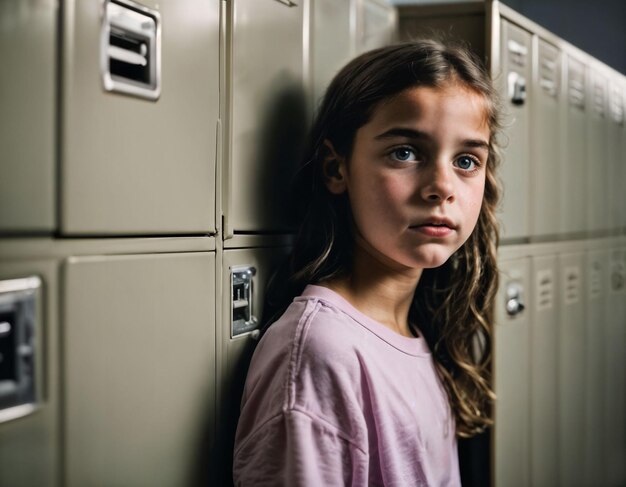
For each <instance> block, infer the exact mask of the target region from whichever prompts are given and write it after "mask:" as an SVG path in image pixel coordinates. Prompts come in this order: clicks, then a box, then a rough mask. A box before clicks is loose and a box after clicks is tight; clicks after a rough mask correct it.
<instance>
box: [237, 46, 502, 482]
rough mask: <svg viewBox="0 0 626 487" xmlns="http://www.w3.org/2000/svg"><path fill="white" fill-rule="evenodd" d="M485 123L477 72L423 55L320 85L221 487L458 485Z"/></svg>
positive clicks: (367, 60) (480, 306)
mask: <svg viewBox="0 0 626 487" xmlns="http://www.w3.org/2000/svg"><path fill="white" fill-rule="evenodd" d="M499 113H500V109H499V104H498V99H497V96H496V92H495V90H494V88H493V87H492V85H491V82H490V80H489V76H488V74H487V73H486V71H485V70H484V69H483V68H482V67H481V65H480V63H479V61H477V59H476V58H475V57H473V56H472V55H471V54H470V53H469V52H468V51H466V50H464V49H462V48H459V47H452V46H446V45H444V44H441V43H439V42H436V41H430V40H429V41H419V42H412V43H408V44H402V45H396V46H390V47H385V48H381V49H377V50H375V51H371V52H368V53H366V54H363V55H361V56H360V57H358V58H356V59H354V60H353V61H352V62H350V63H349V64H348V65H347V66H346V67H345V68H344V69H343V70H342V71H340V72H339V74H338V75H337V76H336V77H335V79H334V80H333V82H332V83H331V85H330V87H329V88H328V91H327V93H326V96H325V98H324V100H323V103H322V105H321V108H320V110H319V113H318V115H317V119H316V122H315V123H314V126H313V128H312V134H311V143H310V149H309V152H308V154H307V155H306V158H305V161H306V162H305V164H304V166H303V167H302V168H301V170H300V172H299V174H298V177H297V180H296V185H295V194H296V195H297V197H298V199H299V200H298V208H297V210H298V213H299V221H300V229H299V233H298V237H297V240H296V243H295V248H294V251H293V254H292V256H291V259H290V271H289V276H288V279H284V280H282V281H281V280H277V279H275V282H276V283H279V284H281V285H283V286H282V287H283V290H282V291H281V292H278V293H276V292H274V295H277V296H278V299H279V307H281V306H282V308H283V309H285V308H286V311H285V312H284V314H283V315H282V317H281V318H280V319H278V321H276V322H275V323H274V324H272V326H271V327H270V328H269V329H267V331H266V333H265V334H264V336H263V338H262V339H261V341H260V343H259V345H258V347H257V349H256V351H255V354H254V357H253V359H252V362H251V365H250V369H249V372H248V377H247V380H246V386H245V390H244V396H243V400H242V409H241V417H240V420H239V424H238V428H237V435H236V440H235V453H234V480H235V484H236V485H255V486H261V485H263V486H264V485H288V486H299V485H302V486H331V485H353V486H366V485H387V486H389V485H395V486H412V485H420V486H421V485H424V486H426V485H427V486H444V485H445V486H457V485H460V478H459V467H458V456H457V450H456V436H459V437H468V436H471V435H473V434H475V433H477V432H479V431H481V430H482V429H484V428H485V427H486V426H488V425H489V424H490V423H491V420H490V415H489V413H490V411H489V409H490V408H489V405H490V402H491V400H492V399H493V393H492V391H491V389H490V376H489V365H490V356H489V350H490V337H491V331H490V324H491V321H492V304H493V301H494V295H495V293H496V290H497V269H496V245H497V224H496V219H495V215H494V212H495V207H496V203H497V199H498V189H497V184H496V179H495V175H494V173H495V169H496V166H497V164H498V161H499V157H498V146H497V142H496V135H497V134H498V132H499V129H500V122H499ZM274 287H276V285H275V286H274ZM294 298H295V299H294ZM287 306H288V307H287Z"/></svg>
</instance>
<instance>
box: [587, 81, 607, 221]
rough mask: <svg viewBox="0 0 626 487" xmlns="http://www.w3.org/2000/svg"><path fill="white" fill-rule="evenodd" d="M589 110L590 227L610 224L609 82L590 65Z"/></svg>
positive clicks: (588, 199)
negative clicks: (608, 196)
mask: <svg viewBox="0 0 626 487" xmlns="http://www.w3.org/2000/svg"><path fill="white" fill-rule="evenodd" d="M589 71H590V79H591V81H590V86H589V89H590V93H589V103H590V106H589V111H588V113H587V117H588V118H587V120H588V122H587V124H588V126H587V140H588V144H587V161H588V163H587V171H586V175H587V230H590V231H597V230H604V229H606V228H607V226H608V199H607V193H608V192H607V181H608V167H609V166H608V164H609V163H608V159H607V158H608V150H607V128H608V121H607V118H608V115H607V109H608V102H607V98H608V96H607V95H608V93H607V92H608V85H607V79H606V77H605V76H604V75H602V74H600V73H599V72H598V71H597V69H590V70H589Z"/></svg>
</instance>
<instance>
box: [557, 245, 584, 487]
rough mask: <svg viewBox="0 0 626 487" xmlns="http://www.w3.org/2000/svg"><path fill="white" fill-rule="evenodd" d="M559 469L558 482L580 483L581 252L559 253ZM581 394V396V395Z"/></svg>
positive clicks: (582, 452) (582, 339)
mask: <svg viewBox="0 0 626 487" xmlns="http://www.w3.org/2000/svg"><path fill="white" fill-rule="evenodd" d="M558 262H559V287H560V293H559V308H560V309H559V311H560V316H559V339H558V340H559V350H558V356H559V367H558V371H559V387H558V395H559V470H560V481H561V485H567V486H576V485H583V479H584V477H583V475H584V470H583V466H584V462H585V458H584V441H585V431H584V425H585V392H584V391H585V389H584V388H585V371H586V360H585V359H586V356H585V336H586V326H585V294H584V266H583V262H584V254H583V253H561V254H559V259H558ZM581 396H582V397H581Z"/></svg>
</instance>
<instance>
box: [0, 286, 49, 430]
mask: <svg viewBox="0 0 626 487" xmlns="http://www.w3.org/2000/svg"><path fill="white" fill-rule="evenodd" d="M40 287H41V280H40V279H39V278H38V277H28V278H24V279H10V280H5V281H0V422H2V421H8V420H11V419H14V418H18V417H21V416H24V415H26V414H29V413H30V412H32V411H34V409H35V405H36V402H37V398H36V387H35V379H36V374H35V351H36V346H37V339H36V338H37V337H36V325H35V313H36V310H37V308H38V306H37V304H38V303H37V299H38V291H39V288H40Z"/></svg>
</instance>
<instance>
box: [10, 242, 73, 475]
mask: <svg viewBox="0 0 626 487" xmlns="http://www.w3.org/2000/svg"><path fill="white" fill-rule="evenodd" d="M5 244H6V242H5ZM2 250H3V251H4V250H5V248H3V249H2ZM10 255H11V253H10V252H6V253H5V254H4V255H3V257H2V259H0V288H1V287H2V283H3V281H6V280H13V279H22V278H28V277H31V276H37V277H38V278H39V279H40V280H41V287H40V289H39V291H38V292H37V301H36V303H35V334H34V337H33V338H34V340H33V341H34V346H35V350H34V360H35V383H36V390H35V394H36V405H35V407H36V409H35V410H34V411H33V412H30V413H28V414H27V415H26V416H23V417H19V416H16V417H15V419H9V418H7V417H5V413H6V410H4V411H3V410H1V409H0V485H3V486H5V485H6V486H41V487H48V486H50V487H52V486H58V485H60V484H59V460H60V451H59V444H60V439H61V437H60V432H59V370H58V365H57V364H58V363H59V346H58V345H59V343H58V336H59V330H58V323H57V315H58V307H57V302H58V297H59V289H58V284H57V282H58V281H57V280H58V271H57V267H58V265H57V263H56V262H55V261H54V260H49V259H43V258H41V259H29V260H23V259H17V258H11V257H10ZM2 321H4V320H3V319H1V318H0V322H2ZM3 351H4V350H3ZM3 379H6V378H5V377H3V378H0V382H2V380H3ZM0 395H1V394H0ZM13 412H15V411H13Z"/></svg>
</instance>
